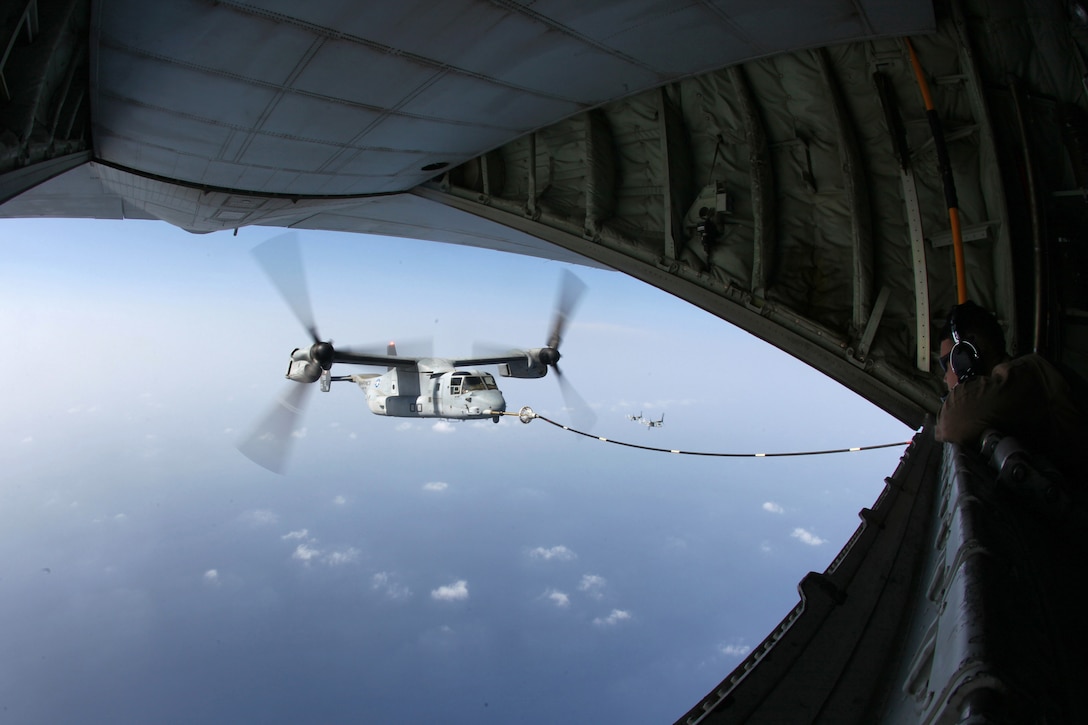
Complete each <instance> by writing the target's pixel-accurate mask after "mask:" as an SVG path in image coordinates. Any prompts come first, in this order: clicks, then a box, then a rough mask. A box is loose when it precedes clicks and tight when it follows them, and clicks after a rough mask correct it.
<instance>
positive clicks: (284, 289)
mask: <svg viewBox="0 0 1088 725" xmlns="http://www.w3.org/2000/svg"><path fill="white" fill-rule="evenodd" d="M253 255H254V257H256V259H257V261H258V263H259V264H260V265H261V267H262V269H263V270H264V272H265V274H266V275H267V276H268V278H269V280H270V281H271V282H272V284H273V285H274V286H275V287H276V289H277V290H278V291H279V293H280V295H281V296H282V297H283V299H284V301H285V302H286V303H287V305H288V307H290V308H291V310H292V312H294V314H295V317H297V318H298V320H299V322H300V323H302V326H303V327H304V328H305V329H306V331H307V332H308V333H309V335H310V339H311V340H312V344H310V345H308V346H305V347H298V348H295V349H294V350H293V351H292V352H291V356H290V360H289V362H288V365H287V373H286V378H287V379H288V380H290V381H292V382H293V383H296V384H298V385H293V386H291V388H290V389H289V391H288V393H287V395H285V396H284V397H283V398H282V399H280V400H279V401H278V402H277V404H276V405H275V406H273V408H272V409H271V410H270V411H269V413H268V414H267V415H266V416H265V417H264V418H263V419H262V420H261V422H260V423H259V424H258V425H257V426H256V428H254V430H253V431H252V433H251V434H250V435H248V436H247V437H246V438H245V439H243V441H242V442H241V443H240V444H239V445H238V449H239V450H240V451H241V452H242V453H243V454H245V455H246V456H247V457H248V458H250V460H252V461H254V462H255V463H257V464H259V465H261V466H263V467H265V468H267V469H269V470H270V471H273V472H276V473H279V472H281V471H282V469H283V466H284V463H285V461H286V456H287V453H288V451H289V449H290V444H291V442H292V440H293V438H294V437H295V431H296V429H297V428H298V419H299V417H300V416H301V413H302V411H303V409H304V403H305V401H306V399H307V398H308V395H307V393H308V391H309V390H310V389H311V387H310V386H311V385H312V384H313V383H320V388H321V390H322V392H329V390H330V389H331V387H332V383H334V382H353V383H356V384H357V385H358V386H359V388H360V389H361V390H362V391H363V394H364V395H365V396H366V402H367V405H368V407H369V408H370V412H372V413H374V414H375V415H384V416H393V417H397V418H442V419H448V420H481V419H485V418H491V419H492V420H493V421H494V422H495V423H498V422H499V419H500V418H501V416H502V415H503V413H504V412H505V411H506V400H505V399H504V398H503V395H502V391H501V390H499V387H498V386H497V385H496V384H495V377H494V375H492V374H491V373H489V372H487V371H484V370H478V369H476V368H478V367H486V366H495V367H496V368H497V370H498V373H499V375H500V376H501V377H508V378H542V377H544V376H545V375H547V374H548V369H549V368H551V369H552V370H553V371H554V372H555V376H556V379H557V380H558V381H559V384H560V389H561V391H562V393H563V398H564V400H565V401H566V404H567V408H568V409H571V410H574V411H577V412H579V413H583V414H584V413H586V412H587V411H588V406H587V405H586V404H585V402H584V401H583V400H582V398H581V397H580V396H579V395H578V394H577V393H576V392H575V391H574V389H573V388H572V387H571V386H570V384H569V383H568V382H567V381H566V379H565V378H564V377H563V374H562V372H561V371H560V369H559V364H558V363H559V360H560V358H561V355H560V354H559V345H560V343H561V341H562V339H563V332H564V330H565V329H566V326H567V323H568V321H569V320H570V317H571V315H572V314H573V312H574V309H575V307H576V306H577V305H578V302H579V301H580V299H581V297H582V294H583V293H584V292H585V284H584V283H583V282H582V281H581V280H579V279H578V278H577V277H576V276H574V275H573V274H572V273H570V272H568V271H564V274H563V276H562V279H561V283H560V290H559V297H558V300H557V302H556V309H555V314H554V318H553V321H552V325H551V331H550V332H549V334H548V338H547V342H546V343H545V345H544V346H543V347H535V348H527V349H514V350H508V351H504V352H502V353H499V354H491V355H481V356H476V357H467V358H442V357H430V356H420V357H416V356H407V355H398V354H397V349H396V344H395V343H393V342H390V343H389V345H388V346H387V347H386V349H385V352H384V354H382V353H380V352H377V351H370V350H367V349H349V348H337V347H334V346H333V343H332V342H331V341H329V340H323V339H322V338H321V335H320V334H319V333H318V331H317V324H316V322H315V320H314V316H313V312H312V308H311V305H310V296H309V291H308V289H307V285H306V279H305V276H304V274H303V273H302V257H301V253H300V249H299V244H298V240H297V237H296V236H295V235H294V234H292V233H289V234H283V235H280V236H278V237H275V238H273V239H270V240H269V241H267V242H265V243H264V244H261V245H260V246H258V247H257V248H255V249H254V250H253ZM334 365H342V366H343V365H354V366H362V367H380V368H384V369H385V371H384V372H381V373H352V374H346V375H333V374H332V368H333V366H334ZM590 415H591V414H590Z"/></svg>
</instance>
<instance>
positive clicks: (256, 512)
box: [238, 509, 280, 526]
mask: <svg viewBox="0 0 1088 725" xmlns="http://www.w3.org/2000/svg"><path fill="white" fill-rule="evenodd" d="M238 520H239V521H241V522H242V523H243V524H247V525H249V526H269V525H271V524H274V523H276V522H278V521H279V520H280V517H279V515H278V514H276V513H274V512H272V511H269V510H268V509H252V510H250V511H246V512H244V513H242V514H241V515H239V516H238Z"/></svg>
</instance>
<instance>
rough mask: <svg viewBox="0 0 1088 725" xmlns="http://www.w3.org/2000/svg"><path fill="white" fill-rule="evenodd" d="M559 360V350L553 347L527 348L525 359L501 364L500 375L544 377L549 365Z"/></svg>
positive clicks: (505, 376)
mask: <svg viewBox="0 0 1088 725" xmlns="http://www.w3.org/2000/svg"><path fill="white" fill-rule="evenodd" d="M558 360H559V351H558V350H556V349H555V348H553V347H538V348H534V349H532V350H526V351H525V357H524V359H522V360H517V361H516V362H506V363H502V364H501V365H499V375H501V376H502V377H504V378H542V377H544V376H545V375H547V374H548V366H549V365H554V364H555V363H556V362H557V361H558Z"/></svg>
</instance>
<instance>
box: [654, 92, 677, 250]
mask: <svg viewBox="0 0 1088 725" xmlns="http://www.w3.org/2000/svg"><path fill="white" fill-rule="evenodd" d="M665 93H666V90H665V88H664V87H662V88H660V89H658V92H657V100H658V107H657V135H658V138H659V139H661V156H662V159H663V162H662V164H661V176H662V178H661V195H662V196H663V197H664V198H663V202H664V205H665V208H664V227H665V228H664V230H663V231H664V244H665V246H664V249H663V250H662V251H663V253H664V255H665V258H666V259H676V255H677V252H676V233H675V231H674V230H675V228H676V224H675V222H674V218H675V215H674V212H673V201H672V193H673V188H672V180H673V175H672V157H671V155H670V148H669V147H670V145H671V142H672V138H671V135H670V133H669V121H668V114H669V99H668V97H667V96H666V95H665Z"/></svg>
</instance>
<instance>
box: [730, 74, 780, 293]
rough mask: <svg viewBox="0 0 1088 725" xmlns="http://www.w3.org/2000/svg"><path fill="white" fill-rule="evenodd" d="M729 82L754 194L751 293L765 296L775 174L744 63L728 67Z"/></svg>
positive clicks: (771, 243)
mask: <svg viewBox="0 0 1088 725" xmlns="http://www.w3.org/2000/svg"><path fill="white" fill-rule="evenodd" d="M727 72H728V74H729V81H730V83H732V85H733V94H734V97H735V98H736V100H737V105H738V107H739V109H740V114H741V119H742V121H743V123H744V139H745V142H746V143H747V145H748V169H749V182H748V183H749V193H750V194H751V197H752V222H753V229H752V247H753V249H752V252H753V253H752V290H751V291H752V294H753V295H755V296H756V297H763V296H765V295H766V293H767V285H768V284H769V283H770V275H771V267H772V264H773V261H774V248H775V228H774V175H773V173H772V171H771V158H770V150H769V147H768V144H767V132H766V130H765V129H764V126H763V122H762V120H761V119H760V116H759V110H758V107H757V106H756V101H755V98H754V96H753V95H752V90H751V88H750V87H749V85H748V80H747V78H746V76H745V75H744V69H743V68H742V67H741V66H731V67H730V68H729V69H728V71H727Z"/></svg>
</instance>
